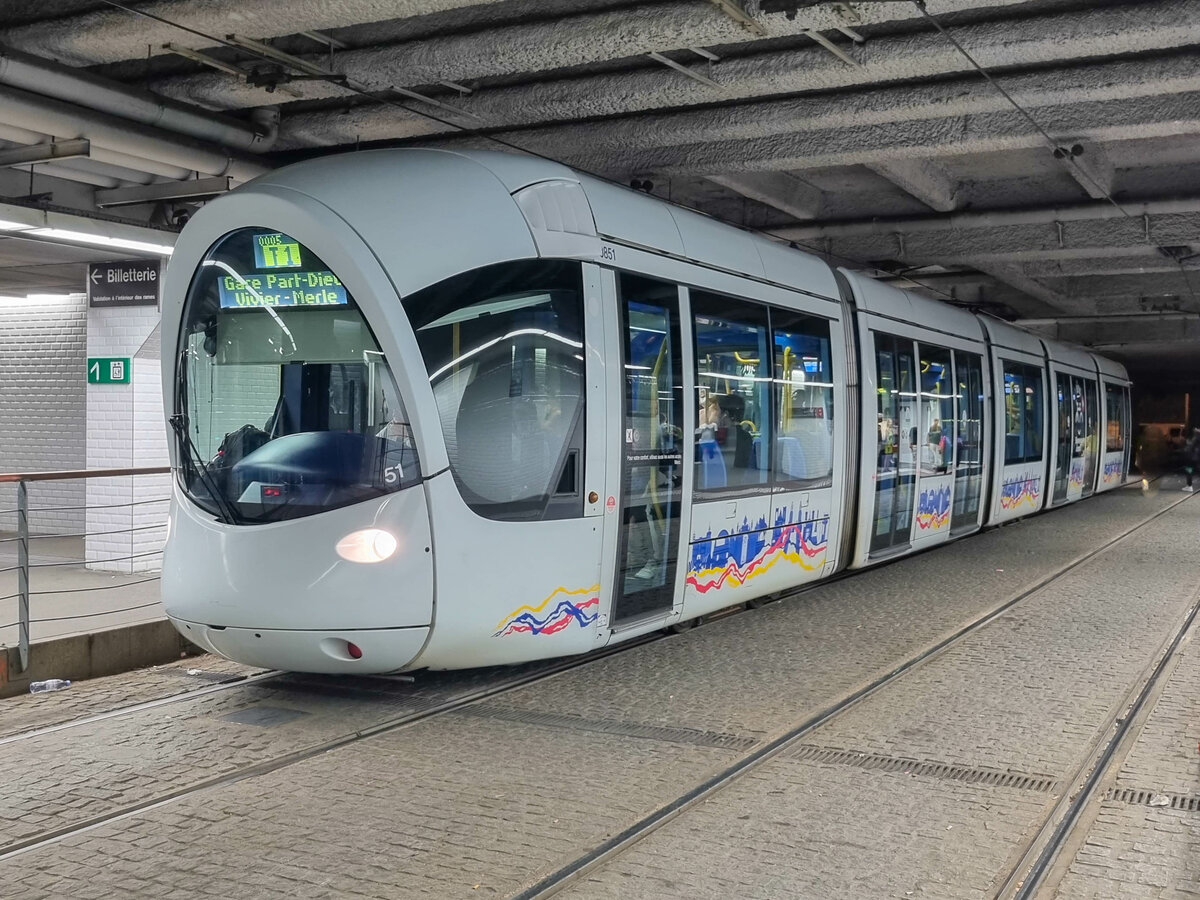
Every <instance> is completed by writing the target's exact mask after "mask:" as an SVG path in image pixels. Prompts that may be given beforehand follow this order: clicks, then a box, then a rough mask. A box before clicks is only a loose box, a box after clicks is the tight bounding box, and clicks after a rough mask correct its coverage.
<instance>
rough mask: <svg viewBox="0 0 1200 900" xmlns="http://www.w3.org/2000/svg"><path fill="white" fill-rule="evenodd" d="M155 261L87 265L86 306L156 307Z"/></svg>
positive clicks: (157, 277) (157, 282)
mask: <svg viewBox="0 0 1200 900" xmlns="http://www.w3.org/2000/svg"><path fill="white" fill-rule="evenodd" d="M161 269H162V264H161V263H160V262H159V261H158V260H157V259H125V260H120V261H119V262H105V263H88V280H87V290H88V306H91V307H93V308H96V307H99V308H104V307H109V306H158V286H159V280H160V279H159V273H160V271H161Z"/></svg>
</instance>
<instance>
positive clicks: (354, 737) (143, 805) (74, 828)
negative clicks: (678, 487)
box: [0, 632, 666, 862]
mask: <svg viewBox="0 0 1200 900" xmlns="http://www.w3.org/2000/svg"><path fill="white" fill-rule="evenodd" d="M665 637H666V635H665V634H663V633H662V632H656V633H653V634H648V635H644V636H642V637H640V638H634V639H633V640H630V641H628V642H622V643H620V644H616V645H615V646H609V647H604V648H602V649H599V650H595V651H593V652H592V653H588V654H585V655H583V656H577V657H569V658H566V659H561V660H557V661H555V662H551V663H549V664H547V665H546V666H545V667H543V668H541V669H538V670H537V671H535V672H526V673H522V674H520V675H516V676H513V677H510V678H508V679H505V680H503V681H500V682H498V683H494V684H491V685H484V686H483V687H479V688H474V689H471V690H468V691H466V692H464V693H462V694H460V695H458V696H456V697H451V698H448V699H447V700H445V701H444V702H442V703H439V704H437V705H435V706H432V707H430V708H428V709H418V710H411V711H409V712H406V713H401V714H400V715H397V716H392V717H391V718H388V719H385V720H383V721H382V722H377V723H375V724H374V725H368V726H366V727H364V728H359V729H355V730H353V731H348V732H346V733H345V734H342V735H339V736H338V737H334V738H330V739H328V740H325V741H322V742H320V743H318V744H314V745H312V746H309V747H304V748H302V749H300V750H293V751H291V752H290V753H283V754H280V755H278V756H275V757H271V758H268V759H264V760H260V761H259V762H256V763H251V764H249V765H245V766H239V767H237V768H234V769H231V770H230V771H228V772H223V773H221V774H219V775H214V776H212V777H210V778H204V779H201V780H200V781H196V782H193V783H192V784H189V785H185V786H183V787H181V788H178V789H176V790H173V791H168V792H166V793H162V794H158V795H155V796H153V797H148V798H146V799H144V800H139V801H136V802H134V803H128V804H125V805H123V806H121V807H119V808H117V809H114V810H111V811H109V812H106V813H101V814H100V815H96V816H92V817H90V818H88V819H84V820H83V821H80V822H75V823H72V824H70V825H64V826H61V827H59V828H53V829H48V830H46V831H43V832H41V833H40V834H34V835H30V836H29V837H26V838H23V839H21V840H18V841H13V842H11V843H9V844H6V845H3V846H0V862H4V861H6V860H8V859H11V858H12V857H15V856H19V855H20V854H22V853H27V852H29V851H30V850H36V849H38V848H40V847H44V846H47V845H49V844H54V843H57V842H59V841H62V840H65V839H66V838H69V837H72V836H74V835H77V834H82V833H84V832H88V831H92V830H94V829H96V828H100V827H102V826H104V825H107V824H110V823H112V822H117V821H121V820H123V819H127V818H129V817H131V816H135V815H137V814H138V813H141V812H146V811H148V810H150V809H156V808H158V807H160V806H165V805H167V804H169V803H174V802H176V801H178V800H183V799H186V798H188V797H191V796H194V795H196V794H199V793H202V792H204V791H208V790H212V789H213V788H218V787H222V786H224V785H227V784H232V783H234V782H237V781H242V780H244V779H246V778H254V777H257V776H259V775H266V774H268V773H271V772H277V771H279V770H280V769H284V768H287V767H288V766H293V765H295V764H297V763H300V762H304V761H306V760H309V759H312V758H313V757H316V756H320V755H321V754H324V753H328V752H330V751H331V750H337V749H339V748H341V747H345V746H347V745H350V744H355V743H358V742H360V741H364V740H367V739H369V738H372V737H375V736H377V735H380V734H385V733H387V732H390V731H395V730H396V729H399V728H403V727H405V726H408V725H412V724H415V723H417V722H421V721H424V720H425V719H430V718H433V717H435V716H439V715H443V714H445V713H449V712H454V711H455V710H458V709H461V708H462V707H464V706H470V705H471V704H474V703H479V702H481V701H483V700H488V699H491V698H492V697H496V696H498V695H500V694H505V693H508V692H509V691H513V690H516V689H517V688H522V687H525V686H527V685H530V684H534V683H536V682H538V681H544V680H546V679H549V678H553V677H555V676H557V675H560V674H562V673H564V672H568V671H570V670H572V669H577V668H581V667H584V666H587V665H590V664H591V663H593V662H596V661H598V660H601V659H606V658H608V657H610V656H615V655H617V654H620V653H625V652H627V651H629V650H633V649H634V648H636V647H641V646H644V645H646V644H649V643H653V642H654V641H658V640H663V639H664V638H665ZM279 674H283V673H279ZM265 675H271V676H273V677H278V674H276V673H265ZM262 680H266V677H265V676H264V677H263V679H262ZM245 684H246V682H239V683H234V684H229V685H214V688H216V689H230V688H236V687H243V686H245ZM209 693H212V691H209ZM198 696H204V695H203V694H201V692H199V691H193V692H190V693H188V694H185V695H180V696H179V700H175V699H174V698H164V699H166V700H171V701H172V702H180V701H181V700H184V699H192V698H194V697H198ZM162 705H166V704H165V703H162V702H156V701H150V702H149V704H148V705H147V706H146V707H145V708H151V709H152V708H155V707H156V706H162ZM139 706H140V705H139ZM136 711H140V710H139V707H138V706H134V707H127V708H125V709H122V710H113V711H111V712H110V713H108V714H104V713H101V714H99V717H102V718H114V717H116V716H120V715H128V714H130V713H132V712H136ZM97 720H98V719H93V721H97ZM79 724H85V723H84V722H82V721H81V722H80V723H79ZM70 727H74V723H62V724H61V725H52V726H47V729H46V730H44V731H41V732H39V733H49V732H50V731H61V730H63V729H65V728H70ZM32 736H34V732H29V733H23V734H21V735H13V736H10V737H9V738H8V739H4V740H0V744H3V743H6V742H11V741H13V740H23V739H24V738H25V737H32Z"/></svg>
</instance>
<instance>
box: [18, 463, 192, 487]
mask: <svg viewBox="0 0 1200 900" xmlns="http://www.w3.org/2000/svg"><path fill="white" fill-rule="evenodd" d="M170 471H171V467H170V466H150V467H148V468H143V469H78V470H75V471H70V472H0V484H14V483H16V482H19V481H68V480H70V479H72V478H114V477H116V476H118V475H165V474H166V473H167V472H170Z"/></svg>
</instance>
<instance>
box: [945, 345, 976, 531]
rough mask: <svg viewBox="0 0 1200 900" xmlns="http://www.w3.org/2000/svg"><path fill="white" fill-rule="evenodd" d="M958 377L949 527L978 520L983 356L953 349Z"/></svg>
mask: <svg viewBox="0 0 1200 900" xmlns="http://www.w3.org/2000/svg"><path fill="white" fill-rule="evenodd" d="M954 374H955V378H957V379H958V392H957V394H958V396H957V401H958V427H957V436H956V438H955V462H954V513H953V515H952V516H951V517H950V530H951V531H958V530H962V529H968V528H974V527H975V526H977V525H978V524H979V501H980V499H981V497H982V496H983V417H984V404H983V398H984V392H983V359H982V357H980V356H978V355H977V354H974V353H964V352H963V351H961V350H955V351H954Z"/></svg>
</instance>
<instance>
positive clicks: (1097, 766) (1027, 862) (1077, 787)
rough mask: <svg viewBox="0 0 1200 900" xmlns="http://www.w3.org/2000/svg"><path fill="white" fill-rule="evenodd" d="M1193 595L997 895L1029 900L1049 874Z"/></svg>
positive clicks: (1121, 755) (1114, 762) (1129, 727)
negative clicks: (1177, 621) (1174, 626)
mask: <svg viewBox="0 0 1200 900" xmlns="http://www.w3.org/2000/svg"><path fill="white" fill-rule="evenodd" d="M1197 599H1200V598H1193V603H1192V605H1191V607H1189V608H1188V610H1187V611H1186V613H1185V615H1184V617H1183V622H1182V624H1181V625H1180V626H1179V627H1178V628H1177V629H1175V631H1174V632H1173V633H1172V634H1171V635H1170V636H1169V637H1168V638H1167V640H1166V641H1164V643H1163V644H1162V645H1160V646H1159V648H1158V650H1157V651H1156V652H1155V655H1154V657H1153V659H1152V662H1151V663H1150V665H1149V666H1147V670H1148V671H1147V670H1144V671H1143V673H1142V675H1141V676H1140V677H1139V678H1138V679H1136V680H1135V681H1134V683H1133V686H1132V687H1131V688H1130V690H1129V691H1128V692H1127V693H1126V695H1125V697H1124V698H1123V700H1122V702H1121V704H1120V705H1119V707H1118V709H1119V711H1118V713H1117V714H1116V715H1115V716H1114V717H1112V719H1111V720H1110V721H1109V722H1108V723H1106V727H1105V728H1104V729H1103V731H1102V732H1100V736H1099V738H1098V739H1097V740H1096V741H1094V742H1093V744H1092V746H1091V747H1090V748H1089V753H1088V754H1087V757H1086V759H1085V761H1084V763H1083V764H1082V765H1081V766H1080V767H1079V768H1078V769H1077V770H1076V772H1075V773H1074V775H1073V777H1072V778H1071V779H1070V782H1069V784H1070V787H1069V788H1068V789H1067V790H1066V791H1065V792H1064V794H1063V799H1062V801H1061V802H1060V803H1059V804H1057V805H1056V807H1055V809H1054V810H1053V811H1052V812H1051V814H1050V815H1049V816H1047V817H1046V819H1045V821H1044V822H1043V823H1042V826H1041V827H1040V828H1039V829H1038V830H1037V831H1036V833H1035V834H1034V835H1033V837H1032V838H1031V839H1030V840H1029V841H1028V842H1027V844H1026V850H1025V853H1024V854H1023V855H1022V857H1021V860H1020V862H1018V863H1017V865H1016V866H1014V867H1013V869H1012V871H1011V872H1010V873H1009V876H1008V878H1007V879H1006V880H1005V882H1004V883H1003V885H1002V886H1001V888H1000V889H999V890H998V891H997V892H996V894H995V896H996V897H997V898H998V900H999V898H1008V897H1012V898H1013V900H1032V898H1033V897H1035V896H1036V895H1037V892H1038V891H1039V890H1040V889H1041V888H1042V887H1043V886H1045V885H1046V884H1047V882H1048V880H1049V879H1050V878H1051V874H1052V871H1053V870H1054V867H1055V865H1056V863H1057V862H1058V861H1059V860H1060V858H1061V857H1062V854H1063V850H1064V849H1066V848H1067V847H1068V846H1069V845H1070V843H1071V841H1072V839H1073V837H1074V836H1075V835H1076V833H1077V828H1078V826H1079V825H1080V823H1081V821H1082V816H1083V813H1084V811H1085V809H1086V808H1087V807H1088V805H1089V804H1091V803H1092V802H1093V801H1094V800H1095V799H1096V798H1097V796H1098V795H1099V793H1100V792H1099V791H1098V788H1099V786H1100V784H1101V783H1102V782H1103V781H1104V780H1105V779H1106V778H1107V777H1108V776H1109V775H1110V774H1111V773H1113V772H1114V771H1115V770H1116V769H1117V768H1119V766H1120V764H1122V763H1123V762H1124V760H1125V757H1126V756H1127V755H1128V752H1129V749H1130V738H1132V737H1133V736H1135V735H1136V733H1137V730H1138V729H1140V727H1141V725H1142V724H1143V713H1144V712H1148V710H1149V707H1147V700H1148V699H1149V698H1150V697H1151V696H1152V695H1153V694H1154V693H1155V692H1156V690H1157V689H1158V687H1159V686H1160V684H1161V683H1162V680H1163V676H1164V675H1165V674H1166V673H1167V672H1168V671H1169V669H1170V667H1171V664H1172V663H1173V662H1174V661H1175V660H1176V659H1177V658H1178V656H1179V649H1180V645H1181V644H1182V643H1183V640H1184V638H1185V637H1186V635H1187V633H1188V631H1190V630H1191V629H1192V627H1193V625H1194V624H1195V622H1196V616H1197V613H1198V612H1200V602H1196V600H1197Z"/></svg>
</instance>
